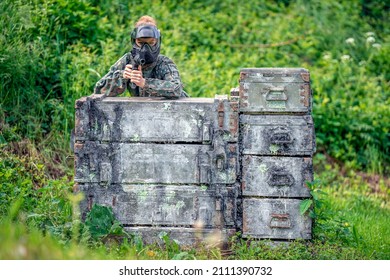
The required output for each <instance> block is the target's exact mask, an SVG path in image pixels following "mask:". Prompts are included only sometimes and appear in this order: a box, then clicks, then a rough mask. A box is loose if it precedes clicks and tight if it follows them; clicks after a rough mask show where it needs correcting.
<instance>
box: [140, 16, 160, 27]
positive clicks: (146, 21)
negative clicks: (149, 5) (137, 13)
mask: <svg viewBox="0 0 390 280" xmlns="http://www.w3.org/2000/svg"><path fill="white" fill-rule="evenodd" d="M141 25H153V26H156V27H157V22H156V20H155V19H154V18H152V17H151V16H142V17H140V18H139V20H138V21H137V22H136V23H135V27H139V26H141Z"/></svg>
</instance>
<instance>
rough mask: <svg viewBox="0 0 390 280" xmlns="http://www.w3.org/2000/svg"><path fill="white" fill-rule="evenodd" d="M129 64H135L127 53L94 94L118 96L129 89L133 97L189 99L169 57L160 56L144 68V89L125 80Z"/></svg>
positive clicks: (96, 86)
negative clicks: (124, 73)
mask: <svg viewBox="0 0 390 280" xmlns="http://www.w3.org/2000/svg"><path fill="white" fill-rule="evenodd" d="M127 64H133V57H132V55H131V53H126V54H125V55H124V56H122V57H121V58H120V59H119V60H118V61H117V62H116V63H115V64H114V65H113V66H111V68H110V71H109V72H108V73H107V74H106V75H105V76H104V77H103V78H101V79H100V81H98V82H97V83H96V85H95V90H94V93H95V94H105V95H107V96H117V95H118V94H121V93H123V92H124V91H125V90H126V88H127V89H128V90H129V91H130V93H131V95H132V96H141V97H148V96H151V97H166V98H178V97H188V95H187V93H186V92H185V91H184V90H183V85H182V83H181V80H180V75H179V71H178V70H177V67H176V65H175V63H174V62H173V61H172V60H171V59H169V58H168V57H166V56H164V55H159V56H158V58H157V61H156V62H154V63H153V64H151V65H147V66H146V67H145V66H144V67H143V69H142V74H143V77H144V78H145V86H144V88H139V87H137V86H135V84H133V83H131V82H130V80H129V79H124V78H123V71H124V69H125V66H126V65H127Z"/></svg>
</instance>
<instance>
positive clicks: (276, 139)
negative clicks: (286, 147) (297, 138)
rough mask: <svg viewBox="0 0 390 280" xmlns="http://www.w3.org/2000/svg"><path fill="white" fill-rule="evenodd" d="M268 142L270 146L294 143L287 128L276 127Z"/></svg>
mask: <svg viewBox="0 0 390 280" xmlns="http://www.w3.org/2000/svg"><path fill="white" fill-rule="evenodd" d="M270 142H271V143H272V144H291V143H292V142H294V138H293V137H292V135H291V133H290V131H288V130H287V128H284V127H278V128H277V129H275V130H274V131H272V135H271V136H270Z"/></svg>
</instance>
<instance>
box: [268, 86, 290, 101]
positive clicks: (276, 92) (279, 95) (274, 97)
mask: <svg viewBox="0 0 390 280" xmlns="http://www.w3.org/2000/svg"><path fill="white" fill-rule="evenodd" d="M265 91H266V95H265V100H267V101H287V99H288V97H287V95H286V87H268V88H265Z"/></svg>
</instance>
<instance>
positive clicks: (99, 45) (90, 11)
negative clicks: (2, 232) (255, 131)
mask: <svg viewBox="0 0 390 280" xmlns="http://www.w3.org/2000/svg"><path fill="white" fill-rule="evenodd" d="M0 11H1V13H0V30H1V36H0V45H1V49H0V94H1V96H0V106H1V107H0V117H1V122H0V123H1V125H2V131H1V134H0V141H1V142H3V143H4V142H10V141H14V140H17V139H20V138H25V137H27V138H29V139H33V140H36V141H38V142H44V144H48V145H50V144H51V143H54V142H56V144H55V145H53V146H55V149H60V148H61V149H62V152H64V153H68V152H69V151H68V139H69V132H70V130H71V128H72V127H73V124H74V101H75V100H76V99H77V98H79V97H81V96H85V95H89V94H91V92H92V90H93V86H94V84H95V83H96V81H97V80H98V79H99V78H100V77H101V76H102V75H104V74H105V73H106V72H107V71H108V70H109V67H110V66H111V65H112V64H113V63H114V62H115V61H116V60H117V59H119V57H121V56H122V55H123V54H124V53H125V52H127V51H129V50H130V48H131V46H130V44H129V34H130V31H131V29H132V26H133V24H134V23H135V22H136V20H137V19H138V18H139V17H140V16H141V15H144V14H148V15H151V16H153V17H155V18H156V19H157V21H158V23H159V28H160V30H161V32H162V36H163V46H162V53H164V54H166V55H167V56H169V57H171V58H172V59H173V60H174V61H175V62H176V64H177V65H178V67H179V69H180V71H181V75H182V80H183V82H184V84H185V89H186V91H187V92H189V93H190V95H191V96H192V97H200V96H203V97H213V96H214V95H215V94H229V92H230V89H231V88H233V87H236V86H237V85H238V77H239V72H240V69H241V68H248V67H305V68H307V69H309V71H310V72H311V79H312V86H313V93H314V120H315V125H316V133H317V139H318V142H317V144H318V148H319V150H320V151H323V152H327V153H328V154H330V155H331V156H332V157H334V158H336V159H338V160H340V161H343V162H345V163H347V164H348V165H351V166H352V167H354V168H358V169H363V170H369V171H373V172H379V173H382V174H383V173H388V172H389V167H388V166H389V165H390V164H389V163H390V150H389V147H390V140H389V128H390V110H389V78H390V74H389V69H390V67H389V59H388V58H389V55H390V53H389V26H388V25H386V24H385V19H386V18H388V15H389V4H388V3H387V2H386V1H362V0H354V1H319V0H318V1H317V0H312V1H300V0H297V1H265V0H260V1H254V0H253V1H236V0H230V1H210V0H209V1H190V0H187V1H172V0H171V1H122V0H113V1H107V0H101V1H98V0H95V1H85V0H73V1H65V0H30V1H27V0H24V1H22V0H19V1H18V0H15V1H10V0H6V1H1V3H0Z"/></svg>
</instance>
